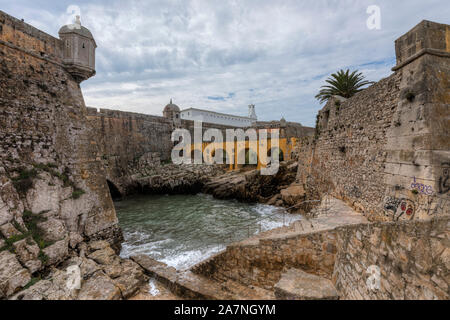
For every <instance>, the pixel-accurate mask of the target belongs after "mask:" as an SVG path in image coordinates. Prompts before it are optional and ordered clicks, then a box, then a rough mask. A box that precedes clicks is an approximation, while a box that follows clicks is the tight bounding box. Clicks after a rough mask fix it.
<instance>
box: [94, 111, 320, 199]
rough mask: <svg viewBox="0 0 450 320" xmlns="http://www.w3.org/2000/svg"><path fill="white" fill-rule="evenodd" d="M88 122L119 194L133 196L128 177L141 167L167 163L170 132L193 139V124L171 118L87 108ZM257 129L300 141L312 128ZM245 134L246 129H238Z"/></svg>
mask: <svg viewBox="0 0 450 320" xmlns="http://www.w3.org/2000/svg"><path fill="white" fill-rule="evenodd" d="M87 110H88V115H87V118H88V120H89V123H90V124H91V126H92V127H93V130H94V131H95V139H96V141H97V144H98V146H99V149H100V153H101V155H102V162H103V165H104V167H105V169H106V173H107V179H108V181H110V182H111V183H113V184H114V186H115V187H117V188H118V190H119V191H120V192H121V193H122V194H127V193H129V192H132V190H131V189H132V187H133V179H132V178H131V176H132V175H133V174H134V173H135V172H136V170H138V169H139V168H140V167H142V166H144V165H145V166H147V167H152V166H155V167H157V166H158V165H159V164H160V163H161V162H162V163H168V162H170V159H171V152H172V149H173V147H174V143H173V142H172V141H171V135H172V132H173V131H174V130H175V129H176V128H179V129H186V130H188V131H189V132H190V134H191V138H192V139H194V121H192V120H183V119H181V120H180V121H179V122H177V121H173V120H172V119H170V118H166V117H161V116H153V115H146V114H139V113H132V112H124V111H117V110H108V109H100V110H99V111H98V110H97V109H96V108H87ZM202 128H203V132H205V131H206V130H208V129H219V130H220V131H221V132H222V134H223V137H224V138H225V137H226V130H227V129H236V128H235V127H230V126H225V125H218V124H210V123H203V124H202ZM252 128H256V129H269V130H270V129H274V128H279V129H280V137H288V138H292V137H295V138H297V137H298V138H300V137H305V136H308V135H311V134H312V133H313V130H314V129H312V128H308V127H303V126H302V125H300V124H298V123H292V122H287V123H281V122H280V121H273V122H257V123H256V124H255V126H254V127H252ZM238 129H243V130H246V128H238Z"/></svg>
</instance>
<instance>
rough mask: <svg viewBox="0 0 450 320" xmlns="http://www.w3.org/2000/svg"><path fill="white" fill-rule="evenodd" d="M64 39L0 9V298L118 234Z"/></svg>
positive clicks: (113, 241)
mask: <svg viewBox="0 0 450 320" xmlns="http://www.w3.org/2000/svg"><path fill="white" fill-rule="evenodd" d="M61 48H62V42H61V41H60V40H59V39H56V38H54V37H52V36H50V35H47V34H45V33H43V32H41V31H39V30H37V29H35V28H33V27H32V26H30V25H27V24H25V23H24V22H22V21H20V20H17V19H15V18H13V17H11V16H9V15H7V14H5V13H3V12H1V11H0V299H1V298H4V297H5V296H9V295H11V294H13V293H14V292H16V291H17V290H18V289H19V288H21V287H24V286H25V285H26V284H27V283H28V282H29V281H30V279H31V277H32V275H33V274H36V272H38V273H39V272H40V271H42V270H44V269H45V268H47V267H49V266H54V265H57V264H58V263H60V262H61V261H63V260H64V259H66V258H67V256H68V255H69V254H70V252H71V251H72V250H73V249H74V248H75V247H76V246H77V245H78V244H80V243H81V242H83V241H87V240H93V239H106V240H108V241H109V242H110V243H111V244H113V245H114V246H115V247H116V248H119V247H120V241H121V239H122V234H121V231H120V228H119V227H118V220H117V217H116V213H115V209H114V206H113V202H112V200H111V196H110V194H109V190H108V187H107V184H106V179H105V172H104V169H103V166H102V164H101V162H100V157H101V155H100V153H99V150H98V148H97V144H96V141H95V140H94V139H93V137H94V136H95V135H94V132H93V130H92V128H91V126H89V124H88V122H87V118H86V116H87V110H86V107H85V105H84V101H83V96H82V93H81V90H80V87H79V84H78V82H77V81H75V79H74V78H73V77H72V76H71V74H69V73H68V72H67V71H66V70H65V69H64V66H63V64H62V51H61Z"/></svg>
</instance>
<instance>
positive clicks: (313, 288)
mask: <svg viewBox="0 0 450 320" xmlns="http://www.w3.org/2000/svg"><path fill="white" fill-rule="evenodd" d="M275 296H276V298H277V299H280V300H339V294H338V292H337V291H336V288H335V287H334V286H333V283H332V282H331V281H330V280H328V279H325V278H322V277H319V276H316V275H312V274H309V273H306V272H303V271H301V270H298V269H290V270H289V271H288V272H286V273H284V274H283V275H282V276H281V279H280V281H279V282H278V283H277V284H276V285H275Z"/></svg>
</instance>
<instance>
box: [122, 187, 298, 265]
mask: <svg viewBox="0 0 450 320" xmlns="http://www.w3.org/2000/svg"><path fill="white" fill-rule="evenodd" d="M115 206H116V210H117V214H118V217H119V221H120V226H121V227H122V230H123V232H124V237H125V242H124V243H123V249H122V252H121V256H123V257H129V256H131V255H135V254H147V255H149V256H151V257H152V258H154V259H156V260H158V261H162V262H164V263H167V264H168V265H169V266H173V267H175V268H177V269H186V268H189V267H191V266H193V265H194V264H196V263H198V262H200V261H202V260H204V259H206V258H208V257H209V256H211V255H213V254H215V253H217V252H219V251H221V250H223V249H225V248H226V245H227V244H230V243H231V242H236V241H240V240H243V239H246V238H248V237H249V236H252V235H255V234H257V233H258V232H260V231H267V230H270V229H273V228H277V227H281V226H283V224H288V223H290V222H292V221H294V220H298V219H300V216H299V215H288V214H284V210H283V209H280V208H276V207H273V206H267V205H262V204H246V203H240V202H237V201H229V200H217V199H214V198H213V197H212V196H209V195H203V194H200V195H175V196H164V195H163V196H159V195H158V196H156V195H155V196H134V197H130V198H128V199H126V200H124V201H120V202H116V203H115Z"/></svg>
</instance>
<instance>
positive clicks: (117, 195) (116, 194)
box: [106, 179, 122, 200]
mask: <svg viewBox="0 0 450 320" xmlns="http://www.w3.org/2000/svg"><path fill="white" fill-rule="evenodd" d="M106 182H107V183H108V188H109V193H110V194H111V198H112V199H113V200H119V199H121V198H122V193H121V192H120V190H119V188H117V187H116V185H115V184H114V183H112V182H111V181H110V180H108V179H106Z"/></svg>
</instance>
